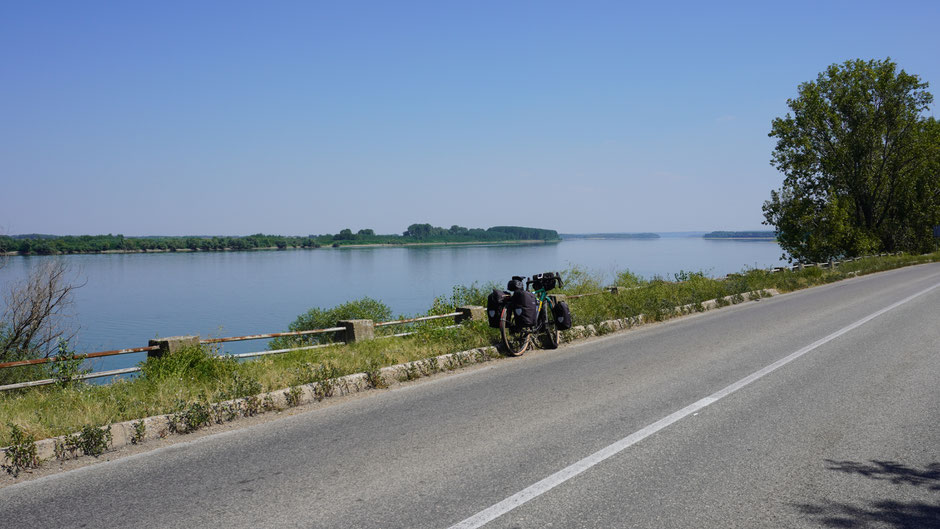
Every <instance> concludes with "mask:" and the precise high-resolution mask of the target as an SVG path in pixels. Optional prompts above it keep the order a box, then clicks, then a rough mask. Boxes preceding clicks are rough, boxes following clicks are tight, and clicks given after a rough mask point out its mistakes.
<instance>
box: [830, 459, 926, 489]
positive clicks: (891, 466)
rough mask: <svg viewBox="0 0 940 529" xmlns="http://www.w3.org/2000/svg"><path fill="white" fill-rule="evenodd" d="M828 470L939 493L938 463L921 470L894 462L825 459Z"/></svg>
mask: <svg viewBox="0 0 940 529" xmlns="http://www.w3.org/2000/svg"><path fill="white" fill-rule="evenodd" d="M826 463H828V464H829V470H835V471H838V472H844V473H846V474H859V475H861V476H865V477H866V478H871V479H877V480H888V481H890V482H891V483H894V484H895V485H913V486H915V487H923V488H926V489H929V490H936V491H940V463H931V464H929V465H927V466H926V467H925V468H924V469H923V470H919V469H916V468H913V467H909V466H907V465H905V464H903V463H896V462H894V461H878V460H874V459H873V460H871V461H869V462H868V463H858V462H855V461H834V460H832V459H827V460H826Z"/></svg>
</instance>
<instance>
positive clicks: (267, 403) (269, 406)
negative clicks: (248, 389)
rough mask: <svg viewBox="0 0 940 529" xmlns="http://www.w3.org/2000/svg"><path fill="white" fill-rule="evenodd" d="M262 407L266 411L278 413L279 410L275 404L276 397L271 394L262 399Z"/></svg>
mask: <svg viewBox="0 0 940 529" xmlns="http://www.w3.org/2000/svg"><path fill="white" fill-rule="evenodd" d="M261 407H262V409H264V411H277V410H278V409H279V408H278V407H277V404H275V403H274V397H272V396H271V395H270V394H269V395H265V396H264V398H263V399H261Z"/></svg>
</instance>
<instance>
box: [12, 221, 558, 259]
mask: <svg viewBox="0 0 940 529" xmlns="http://www.w3.org/2000/svg"><path fill="white" fill-rule="evenodd" d="M558 239H559V237H558V232H556V231H555V230H545V229H540V228H526V227H522V226H494V227H492V228H488V229H482V228H464V227H462V226H457V225H454V226H451V227H450V228H440V227H436V226H432V225H430V224H412V225H410V226H408V229H407V230H405V231H404V232H403V233H402V234H401V235H396V234H390V235H381V234H376V233H375V231H374V230H372V229H361V230H359V231H358V232H355V233H353V231H352V230H351V229H344V230H341V231H340V232H339V233H337V234H323V235H307V236H305V237H304V236H284V235H265V234H262V233H258V234H254V235H246V236H150V237H125V236H123V235H120V234H119V235H112V234H108V235H65V236H58V235H46V234H27V235H13V236H0V253H10V252H15V253H18V254H20V255H55V254H74V253H101V252H108V251H117V252H122V251H123V252H147V251H154V252H165V251H169V252H173V251H180V250H182V251H187V250H188V251H221V250H254V249H269V248H277V249H288V248H320V247H323V246H333V247H338V246H344V245H350V244H408V243H417V242H422V243H435V242H442V243H443V242H498V241H519V240H538V241H553V240H558Z"/></svg>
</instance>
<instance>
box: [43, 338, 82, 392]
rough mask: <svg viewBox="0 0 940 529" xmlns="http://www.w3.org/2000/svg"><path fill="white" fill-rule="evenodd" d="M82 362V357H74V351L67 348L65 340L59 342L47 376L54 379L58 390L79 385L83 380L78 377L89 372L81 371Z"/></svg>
mask: <svg viewBox="0 0 940 529" xmlns="http://www.w3.org/2000/svg"><path fill="white" fill-rule="evenodd" d="M84 362H85V356H84V355H76V354H75V351H74V350H73V349H70V348H69V343H68V342H67V341H66V340H59V345H58V350H57V352H56V355H55V356H54V357H53V358H52V362H50V363H49V376H50V378H53V379H55V383H56V385H57V386H59V387H60V388H69V387H75V386H78V385H81V384H83V383H84V380H83V379H82V378H80V377H81V376H82V375H86V374H88V373H89V372H90V371H91V370H90V369H82V363H84Z"/></svg>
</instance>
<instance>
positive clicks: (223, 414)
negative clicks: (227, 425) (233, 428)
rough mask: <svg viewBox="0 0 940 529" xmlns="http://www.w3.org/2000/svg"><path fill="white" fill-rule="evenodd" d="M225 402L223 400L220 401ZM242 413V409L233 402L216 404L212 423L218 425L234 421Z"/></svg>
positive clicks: (213, 407) (212, 410)
mask: <svg viewBox="0 0 940 529" xmlns="http://www.w3.org/2000/svg"><path fill="white" fill-rule="evenodd" d="M219 400H223V399H221V398H220V399H219ZM239 413H240V409H239V407H238V406H237V405H235V404H234V403H232V402H216V403H214V404H213V405H212V409H211V414H212V421H213V422H214V423H216V424H222V423H224V422H229V421H234V420H235V419H236V418H237V417H238V415H239Z"/></svg>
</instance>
